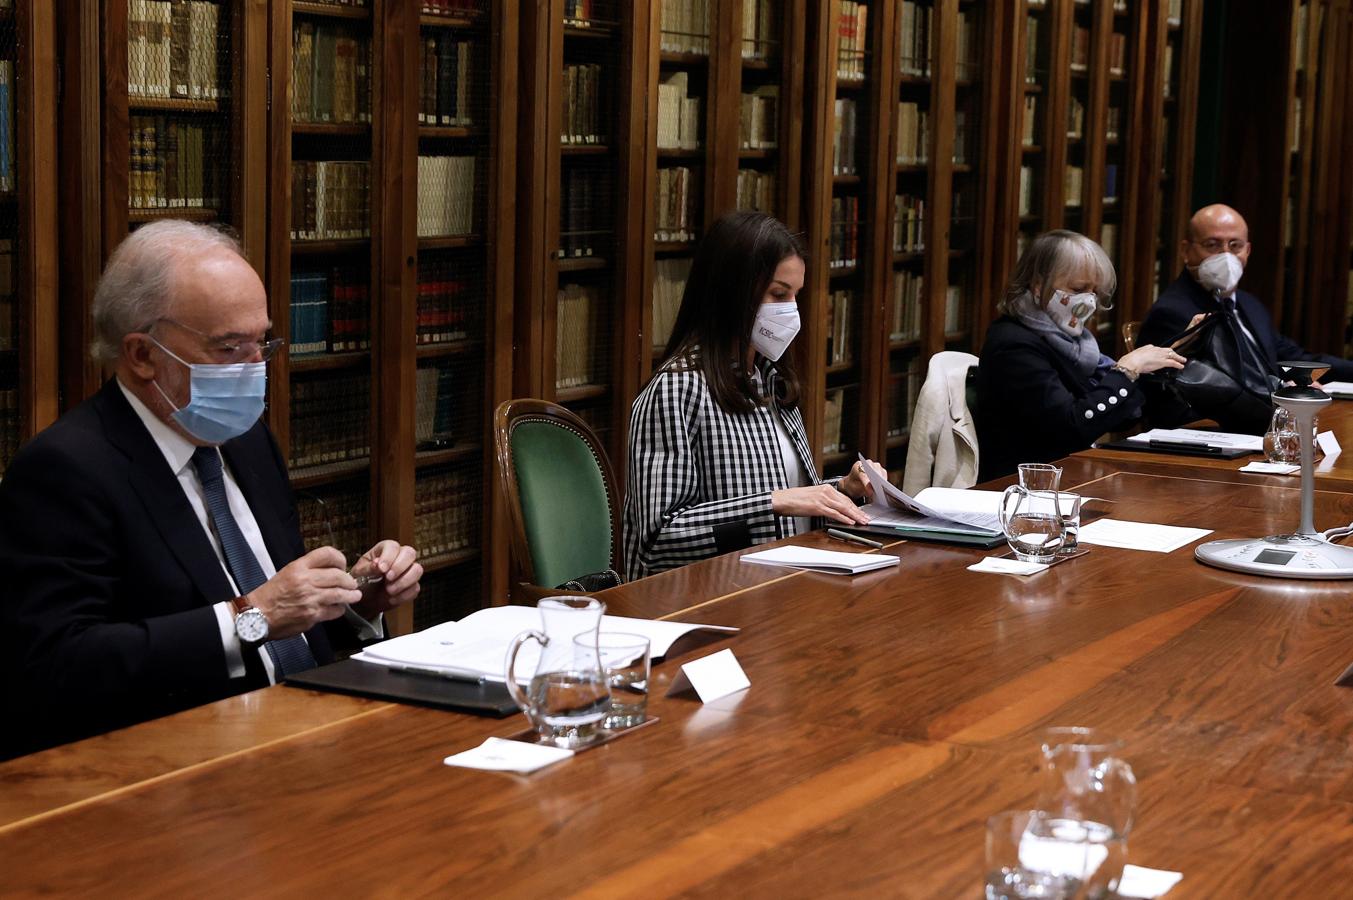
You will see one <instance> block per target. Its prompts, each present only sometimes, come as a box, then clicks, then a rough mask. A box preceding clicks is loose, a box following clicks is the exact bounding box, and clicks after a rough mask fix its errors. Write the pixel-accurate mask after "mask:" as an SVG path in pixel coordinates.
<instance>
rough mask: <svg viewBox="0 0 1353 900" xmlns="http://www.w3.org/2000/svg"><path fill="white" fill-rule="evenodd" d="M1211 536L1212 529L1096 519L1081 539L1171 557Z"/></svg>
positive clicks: (1083, 541) (1103, 545) (1084, 527)
mask: <svg viewBox="0 0 1353 900" xmlns="http://www.w3.org/2000/svg"><path fill="white" fill-rule="evenodd" d="M1211 533H1212V529H1210V528H1183V527H1181V526H1178V525H1154V524H1152V523H1150V522H1129V521H1127V520H1125V519H1097V520H1096V521H1094V522H1091V523H1089V524H1088V525H1082V526H1081V530H1080V535H1079V536H1078V537H1079V540H1080V542H1081V543H1082V544H1098V545H1099V546H1101V547H1120V548H1122V549H1124V550H1150V551H1152V552H1155V553H1169V552H1171V551H1173V550H1178V549H1179V548H1180V547H1183V546H1185V545H1187V544H1192V543H1193V542H1194V541H1196V540H1198V539H1199V538H1202V537H1206V536H1207V535H1209V534H1211Z"/></svg>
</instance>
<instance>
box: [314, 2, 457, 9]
mask: <svg viewBox="0 0 1353 900" xmlns="http://www.w3.org/2000/svg"><path fill="white" fill-rule="evenodd" d="M306 2H307V3H311V4H314V5H316V6H347V7H351V8H354V9H366V8H367V7H368V6H370V5H371V0H306ZM423 2H424V3H427V2H428V0H423ZM434 2H435V0H434Z"/></svg>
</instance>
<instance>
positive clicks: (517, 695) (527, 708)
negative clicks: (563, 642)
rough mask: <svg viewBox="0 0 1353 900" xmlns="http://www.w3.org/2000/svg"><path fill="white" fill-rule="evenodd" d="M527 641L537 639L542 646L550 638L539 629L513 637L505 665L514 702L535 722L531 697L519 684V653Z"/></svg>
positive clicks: (510, 693) (545, 644)
mask: <svg viewBox="0 0 1353 900" xmlns="http://www.w3.org/2000/svg"><path fill="white" fill-rule="evenodd" d="M527 641H535V642H536V643H537V644H539V645H540V646H541V647H542V648H544V647H546V646H548V645H549V643H550V639H549V638H548V637H546V636H545V635H543V634H541V633H540V632H539V631H523V632H522V633H521V634H519V635H517V636H516V637H514V638H513V639H512V643H511V644H508V646H507V660H506V662H505V664H504V666H503V668H504V670H505V671H506V673H507V692H508V694H509V695H510V696H511V697H512V702H513V703H515V704H517V706H518V707H519V708H520V709H521V711H522V712H524V713H526V718H528V719H530V720H531V724H532V725H534V724H535V720H536V717H535V711H534V710H533V709H532V708H531V703H530V699H529V698H528V697H527V696H526V692H525V691H523V690H522V689H521V686H520V685H519V684H517V653H518V652H519V651H520V650H521V646H522V644H525V643H526V642H527Z"/></svg>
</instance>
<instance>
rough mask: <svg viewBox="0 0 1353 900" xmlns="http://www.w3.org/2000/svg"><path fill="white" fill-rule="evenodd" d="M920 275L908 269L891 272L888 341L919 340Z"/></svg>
mask: <svg viewBox="0 0 1353 900" xmlns="http://www.w3.org/2000/svg"><path fill="white" fill-rule="evenodd" d="M922 283H923V281H922V275H921V273H920V272H913V271H911V270H910V269H900V270H898V271H896V272H893V298H892V302H891V304H890V305H889V310H888V311H889V326H888V340H890V341H916V340H920V339H921V285H922Z"/></svg>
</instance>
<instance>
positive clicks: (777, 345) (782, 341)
mask: <svg viewBox="0 0 1353 900" xmlns="http://www.w3.org/2000/svg"><path fill="white" fill-rule="evenodd" d="M799 324H800V323H799V305H798V304H797V303H795V302H794V301H793V300H786V301H785V302H784V303H762V304H761V305H760V306H759V307H757V310H756V321H755V322H753V323H752V347H753V348H755V350H756V352H757V353H760V354H761V355H762V356H764V357H765V358H766V359H768V360H770V361H771V362H775V361H776V360H778V359H779V358H780V357H781V356H782V355H784V352H785V348H786V347H788V346H789V344H790V342H791V341H793V340H794V336H795V335H796V334H798V333H799Z"/></svg>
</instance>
